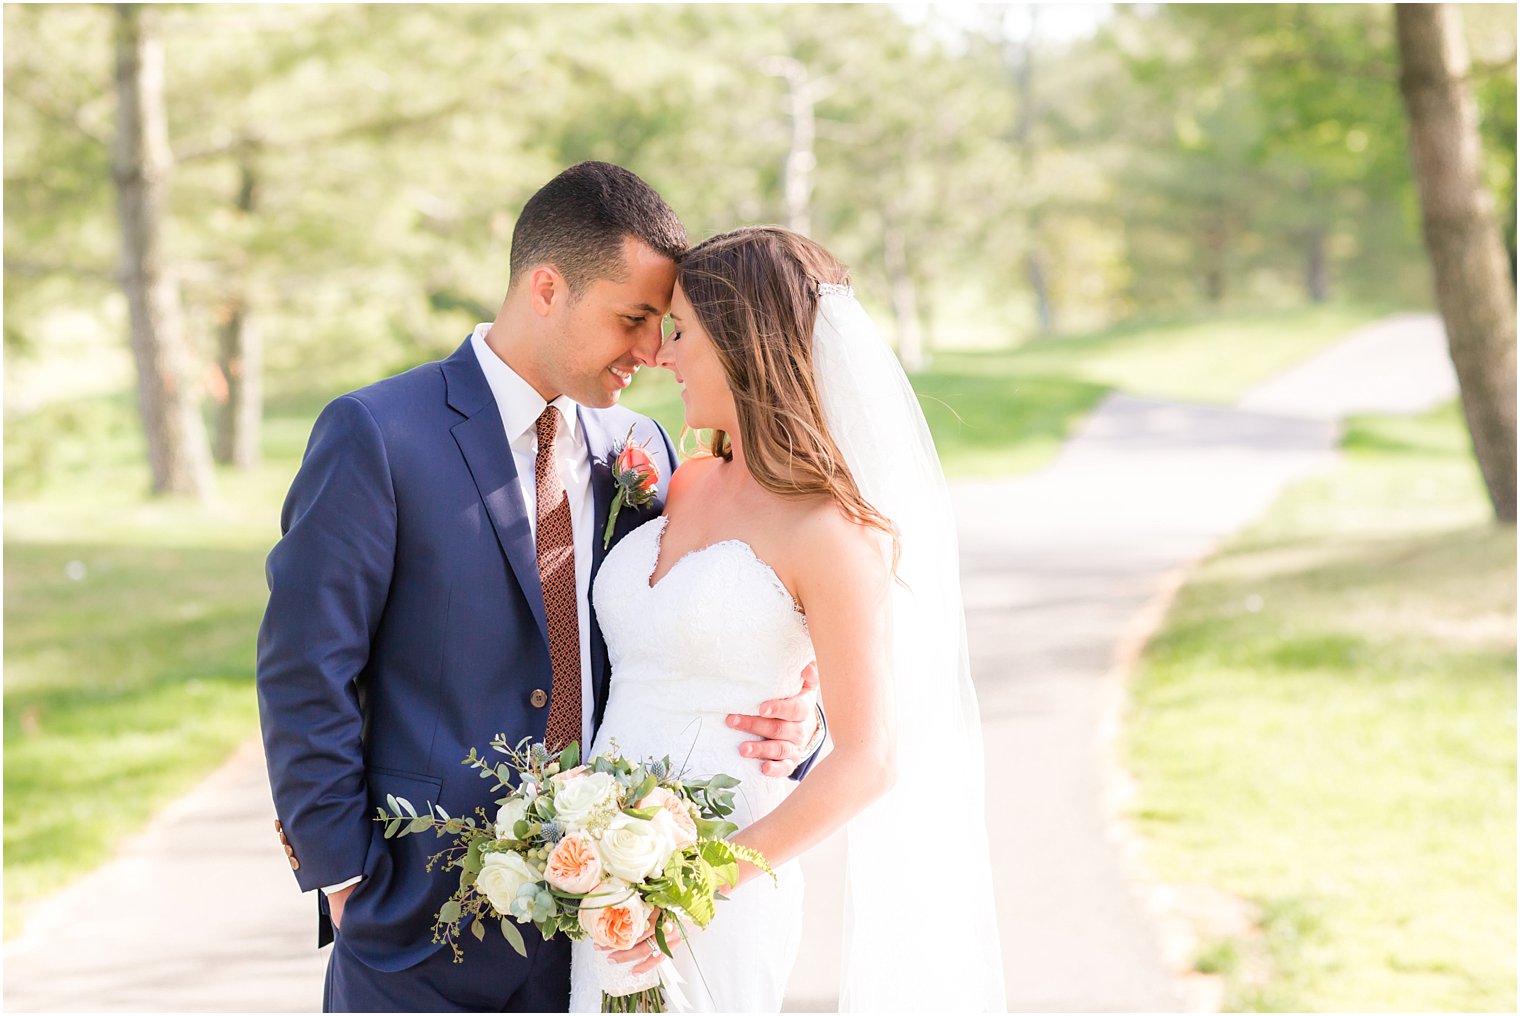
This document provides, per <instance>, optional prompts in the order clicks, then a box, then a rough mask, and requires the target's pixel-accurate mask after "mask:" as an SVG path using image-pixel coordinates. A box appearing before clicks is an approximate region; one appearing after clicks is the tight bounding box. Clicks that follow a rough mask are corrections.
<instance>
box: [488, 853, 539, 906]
mask: <svg viewBox="0 0 1520 1016" xmlns="http://www.w3.org/2000/svg"><path fill="white" fill-rule="evenodd" d="M480 862H481V864H480V874H479V875H478V876H476V879H475V884H476V885H477V886H478V887H479V888H480V891H481V892H483V893H485V894H486V899H488V900H490V901H491V906H493V907H495V908H496V912H497V913H498V914H502V915H504V916H505V915H506V914H507V913H508V910H507V908H508V907H509V906H511V905H512V901H513V900H514V899H516V898H517V890H519V889H521V888H522V887H523V886H524V885H527V884H528V883H530V882H538V881H540V880H542V878H543V873H542V872H540V871H539V870H538V869H537V868H535V867H533V865H531V864H529V863H528V861H527V859H526V858H524V857H523V856H522V855H521V854H519V853H517V852H515V851H510V850H507V851H493V852H490V853H487V854H485V855H483V856H482V857H481V859H480Z"/></svg>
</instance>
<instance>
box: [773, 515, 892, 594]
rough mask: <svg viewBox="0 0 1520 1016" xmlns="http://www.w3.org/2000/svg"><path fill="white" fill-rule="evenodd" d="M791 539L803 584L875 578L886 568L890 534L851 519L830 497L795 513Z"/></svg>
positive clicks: (888, 559) (871, 579)
mask: <svg viewBox="0 0 1520 1016" xmlns="http://www.w3.org/2000/svg"><path fill="white" fill-rule="evenodd" d="M790 542H791V546H792V557H793V559H794V560H795V561H796V562H797V566H796V571H797V575H798V577H799V579H800V580H801V583H802V584H804V585H807V584H810V581H809V580H811V584H817V583H825V584H836V583H838V582H840V581H849V582H857V581H874V580H876V579H879V578H880V577H881V576H883V575H885V574H886V572H887V570H888V569H889V561H890V555H891V553H892V550H891V547H892V539H891V537H890V536H888V535H886V534H885V533H883V532H881V531H880V530H878V529H874V528H872V527H870V526H863V525H861V524H860V523H858V522H856V521H855V520H854V519H852V518H850V517H849V516H848V515H846V514H845V513H844V511H843V510H842V509H841V508H840V507H839V505H838V504H837V503H836V502H835V501H834V499H833V498H820V499H818V501H817V503H815V504H810V505H808V506H807V508H806V509H805V510H803V511H800V512H799V513H798V515H797V518H796V520H795V524H794V526H793V528H792V533H791V540H790Z"/></svg>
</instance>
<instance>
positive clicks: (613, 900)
mask: <svg viewBox="0 0 1520 1016" xmlns="http://www.w3.org/2000/svg"><path fill="white" fill-rule="evenodd" d="M653 914H654V908H653V907H651V906H650V905H649V904H647V903H645V902H644V898H643V897H642V896H640V895H639V894H638V893H636V892H634V891H633V890H632V889H631V888H630V887H629V885H628V883H627V882H624V881H623V880H622V879H618V878H609V879H607V880H606V881H604V882H601V883H599V884H598V885H597V886H596V888H595V889H594V890H593V892H592V895H590V896H587V897H586V898H585V899H584V900H581V907H580V923H581V928H582V929H584V930H585V932H586V934H587V935H590V936H591V941H593V942H595V943H596V944H597V945H599V946H602V947H603V948H605V949H611V950H613V951H614V952H616V951H618V950H622V949H631V948H633V946H634V944H635V943H636V942H638V941H639V940H640V939H641V938H643V937H644V932H645V931H647V930H648V928H649V918H650V917H651V916H653Z"/></svg>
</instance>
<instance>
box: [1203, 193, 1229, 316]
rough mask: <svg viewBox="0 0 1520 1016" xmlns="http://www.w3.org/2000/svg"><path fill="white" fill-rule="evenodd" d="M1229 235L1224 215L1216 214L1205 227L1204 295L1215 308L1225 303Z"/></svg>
mask: <svg viewBox="0 0 1520 1016" xmlns="http://www.w3.org/2000/svg"><path fill="white" fill-rule="evenodd" d="M1227 235H1228V234H1227V232H1226V229H1225V225H1224V222H1223V218H1222V216H1215V217H1214V218H1213V219H1212V220H1211V221H1210V222H1209V223H1208V225H1206V226H1204V229H1203V256H1204V265H1203V295H1204V298H1205V299H1206V300H1208V302H1209V306H1211V307H1215V308H1218V307H1219V306H1220V304H1222V303H1224V290H1225V275H1224V252H1225V247H1226V246H1227V244H1228V239H1227Z"/></svg>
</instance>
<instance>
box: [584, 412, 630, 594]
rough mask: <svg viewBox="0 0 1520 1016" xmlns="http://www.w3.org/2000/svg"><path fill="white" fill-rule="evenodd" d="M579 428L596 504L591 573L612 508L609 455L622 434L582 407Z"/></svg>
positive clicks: (595, 569) (604, 553)
mask: <svg viewBox="0 0 1520 1016" xmlns="http://www.w3.org/2000/svg"><path fill="white" fill-rule="evenodd" d="M580 416H581V429H582V430H583V431H585V434H586V452H587V454H588V455H590V456H591V499H592V504H594V505H596V526H595V527H594V531H593V533H592V537H593V539H592V545H591V577H592V578H593V579H595V578H596V573H597V572H598V571H600V570H601V567H602V560H603V559H604V558H605V557H606V556H607V548H605V547H603V546H602V534H603V533H604V532H606V531H607V513H608V512H609V511H610V510H611V508H612V456H613V452H614V451H615V450H616V448H617V443H618V442H619V441H620V440H622V435H621V434H611V433H609V432H608V431H607V429H606V427H604V426H603V424H602V417H601V414H599V413H597V412H596V411H595V410H592V409H586V408H585V407H584V406H583V407H581V411H580Z"/></svg>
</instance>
